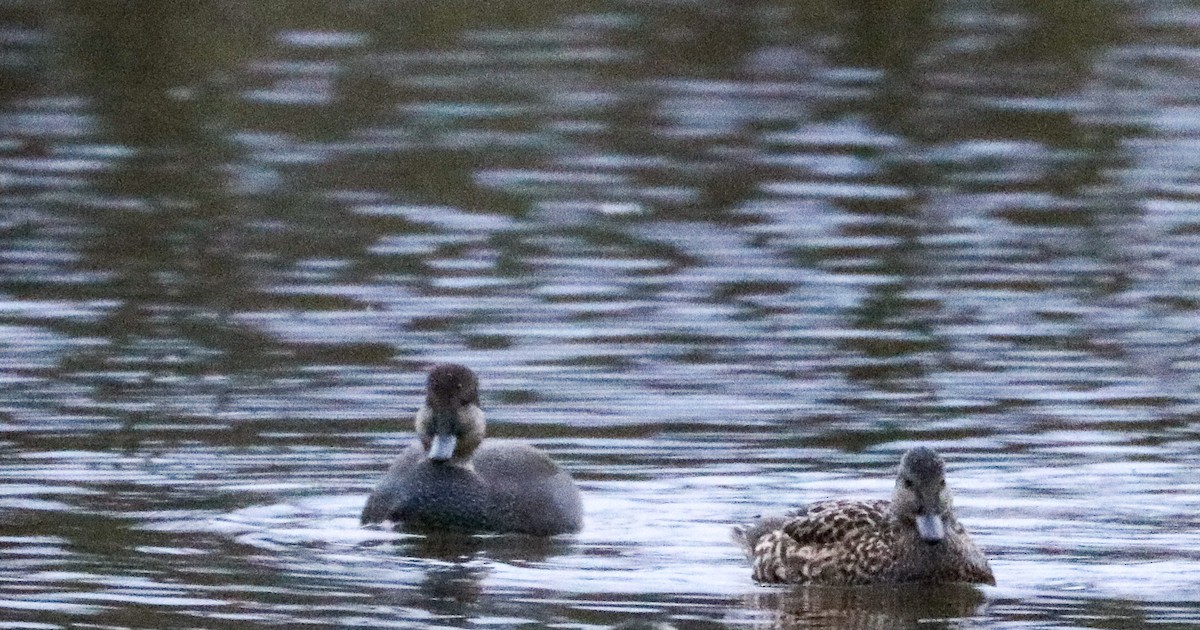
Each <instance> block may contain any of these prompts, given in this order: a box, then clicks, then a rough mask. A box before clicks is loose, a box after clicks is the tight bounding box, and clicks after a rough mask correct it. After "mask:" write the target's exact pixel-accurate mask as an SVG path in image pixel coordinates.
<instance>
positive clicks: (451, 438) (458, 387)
mask: <svg viewBox="0 0 1200 630" xmlns="http://www.w3.org/2000/svg"><path fill="white" fill-rule="evenodd" d="M485 429H486V424H485V422H484V419H483V410H481V409H480V408H479V380H478V379H476V378H475V373H474V372H472V371H471V370H470V368H467V367H466V366H462V365H457V364H454V363H443V364H441V365H437V366H434V368H433V369H432V370H430V371H429V379H428V380H427V381H426V382H425V404H423V405H421V409H420V410H419V411H417V436H418V437H420V438H421V444H422V445H423V446H424V447H425V454H426V455H427V456H428V457H429V459H430V461H433V462H439V463H441V462H464V461H466V460H468V459H469V458H470V457H471V453H472V452H474V451H475V447H477V446H479V443H480V442H482V441H483V435H484V431H485Z"/></svg>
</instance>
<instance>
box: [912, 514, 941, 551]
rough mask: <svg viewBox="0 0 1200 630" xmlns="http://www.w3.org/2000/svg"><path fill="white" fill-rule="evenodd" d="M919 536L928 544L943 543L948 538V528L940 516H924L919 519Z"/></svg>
mask: <svg viewBox="0 0 1200 630" xmlns="http://www.w3.org/2000/svg"><path fill="white" fill-rule="evenodd" d="M917 534H918V535H919V536H920V537H921V540H924V541H925V542H927V543H931V544H932V543H936V542H941V541H942V539H943V538H945V537H946V526H945V525H943V524H942V517H941V515H940V514H922V515H920V516H918V517H917Z"/></svg>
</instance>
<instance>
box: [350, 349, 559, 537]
mask: <svg viewBox="0 0 1200 630" xmlns="http://www.w3.org/2000/svg"><path fill="white" fill-rule="evenodd" d="M416 430H417V440H416V441H415V442H414V443H413V444H411V445H410V446H409V447H408V448H406V449H405V450H404V451H403V452H401V453H400V456H399V457H398V458H397V459H396V461H395V462H394V463H393V464H392V466H391V468H389V469H388V471H387V473H386V474H385V475H384V477H383V480H382V481H380V483H379V485H378V486H377V487H376V488H375V491H374V492H372V493H371V496H370V498H368V499H367V504H366V507H364V508H363V511H362V518H361V521H362V523H363V524H371V523H382V522H392V523H394V524H396V525H398V526H402V527H404V528H407V529H413V530H424V531H457V532H493V533H519V534H530V535H534V536H551V535H554V534H563V533H568V532H576V531H579V529H580V528H581V527H582V526H583V507H582V503H581V501H580V497H579V490H578V488H576V486H575V482H574V480H572V479H571V475H570V474H568V473H567V472H566V471H564V470H562V469H561V468H559V467H558V465H557V464H555V463H554V462H553V461H552V460H551V459H550V458H549V457H548V456H547V455H546V454H545V453H543V452H542V451H540V450H538V449H536V448H534V447H533V446H530V445H528V444H522V443H519V442H510V441H504V440H501V441H496V440H490V441H484V434H485V431H486V422H485V421H484V416H483V411H482V410H481V409H480V408H479V380H478V379H477V378H476V376H475V373H474V372H472V371H471V370H470V369H469V368H467V367H465V366H462V365H457V364H449V363H447V364H442V365H438V366H435V367H434V368H433V369H432V370H430V372H429V378H428V380H427V381H426V384H425V402H424V404H423V405H422V406H421V408H420V410H419V411H417V416H416Z"/></svg>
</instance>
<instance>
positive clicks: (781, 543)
mask: <svg viewBox="0 0 1200 630" xmlns="http://www.w3.org/2000/svg"><path fill="white" fill-rule="evenodd" d="M887 508H888V502H887V501H820V502H817V503H813V504H810V505H808V506H806V507H804V508H801V509H800V510H798V511H796V512H793V513H792V514H789V515H788V517H786V518H785V519H772V520H770V521H767V522H766V523H767V524H766V526H765V527H758V528H755V529H752V530H750V531H749V532H748V534H747V535H752V536H754V538H753V539H747V540H746V541H745V542H743V545H745V546H746V547H747V551H748V554H749V555H750V557H751V560H752V561H753V563H754V579H755V580H758V581H760V582H785V583H791V584H812V583H815V584H842V585H850V584H867V583H871V582H876V581H879V580H880V579H881V576H884V575H886V574H888V573H889V572H890V571H891V569H892V567H894V566H895V565H896V561H897V553H896V552H897V548H898V545H897V541H896V535H895V530H894V528H893V527H892V524H891V520H890V518H889V514H888V510H887Z"/></svg>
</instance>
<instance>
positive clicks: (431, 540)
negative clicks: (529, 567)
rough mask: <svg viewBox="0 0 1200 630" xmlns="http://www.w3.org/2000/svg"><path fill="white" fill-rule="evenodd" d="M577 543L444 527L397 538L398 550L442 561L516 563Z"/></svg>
mask: <svg viewBox="0 0 1200 630" xmlns="http://www.w3.org/2000/svg"><path fill="white" fill-rule="evenodd" d="M574 546H575V545H574V542H573V541H572V539H569V538H561V539H560V538H546V537H542V536H524V535H520V534H500V535H481V534H468V533H465V532H441V531H439V532H429V533H427V534H425V535H422V536H413V537H406V538H402V539H400V540H398V541H396V548H397V551H399V552H402V553H403V554H404V555H406V556H410V557H415V558H427V559H430V560H440V561H443V562H469V561H472V560H496V561H500V562H510V563H514V564H522V563H526V562H543V561H545V560H548V559H550V558H553V557H555V556H560V555H564V554H567V553H570V552H571V551H572V549H573V548H574Z"/></svg>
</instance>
